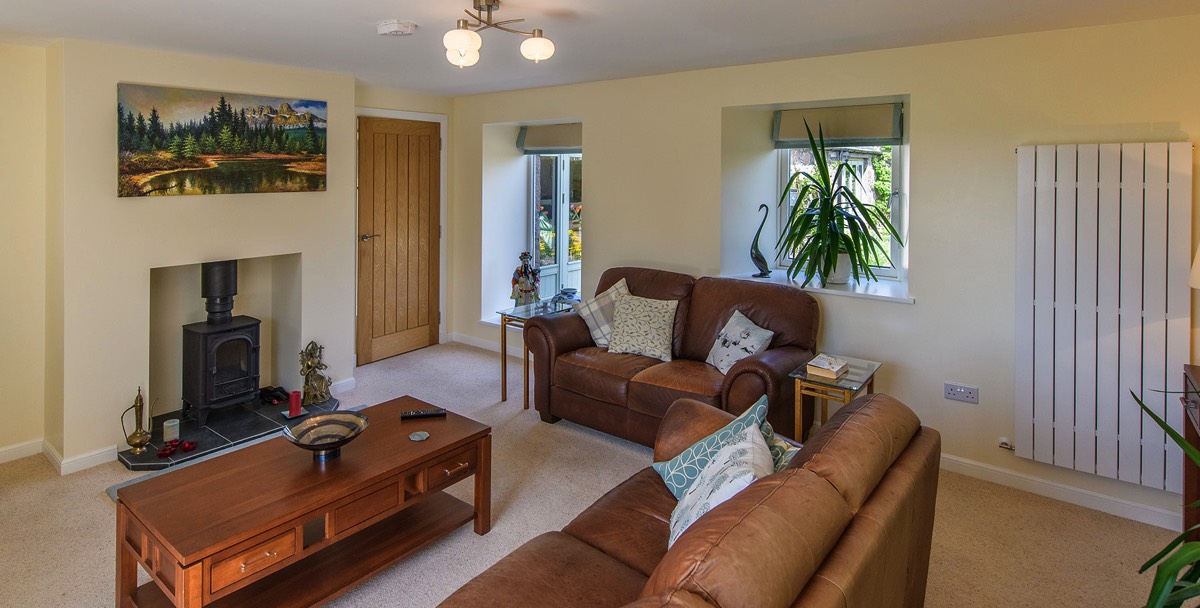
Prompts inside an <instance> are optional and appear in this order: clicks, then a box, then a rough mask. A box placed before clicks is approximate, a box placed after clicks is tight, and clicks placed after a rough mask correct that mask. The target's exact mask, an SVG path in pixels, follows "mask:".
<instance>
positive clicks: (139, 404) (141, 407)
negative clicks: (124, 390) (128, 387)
mask: <svg viewBox="0 0 1200 608" xmlns="http://www.w3.org/2000/svg"><path fill="white" fill-rule="evenodd" d="M129 410H133V415H134V417H135V418H137V427H136V428H135V429H134V430H133V432H132V433H126V434H125V443H128V444H129V447H130V448H131V449H130V450H129V453H130V454H141V453H142V452H145V451H146V444H148V443H150V432H149V431H147V430H146V428H145V427H144V426H142V419H143V418H142V416H143V415H144V414H145V410H146V402H145V401H144V400H143V399H142V387H140V386H139V387H138V392H137V397H134V398H133V405H131V406H129V407H127V408H125V411H124V412H121V430H122V431H124V430H125V414H128V413H129Z"/></svg>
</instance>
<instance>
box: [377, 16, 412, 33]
mask: <svg viewBox="0 0 1200 608" xmlns="http://www.w3.org/2000/svg"><path fill="white" fill-rule="evenodd" d="M375 29H376V30H377V31H378V32H379V35H380V36H411V35H412V34H413V32H415V31H417V24H415V23H413V22H411V21H401V20H399V19H389V20H387V21H380V22H379V25H377V26H375Z"/></svg>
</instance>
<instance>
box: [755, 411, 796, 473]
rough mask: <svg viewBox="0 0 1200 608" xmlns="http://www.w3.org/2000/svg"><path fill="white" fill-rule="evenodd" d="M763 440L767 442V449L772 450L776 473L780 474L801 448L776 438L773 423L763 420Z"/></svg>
mask: <svg viewBox="0 0 1200 608" xmlns="http://www.w3.org/2000/svg"><path fill="white" fill-rule="evenodd" d="M760 428H761V429H762V434H763V439H764V440H766V442H767V448H768V449H770V450H771V460H772V461H773V462H774V463H775V471H776V472H779V471H782V470H783V469H785V468H787V465H788V463H789V462H791V461H792V457H793V456H795V455H796V452H799V451H800V448H798V447H796V446H794V445H792V444H790V443H788V442H786V441H784V440H782V439H780V438H778V437H776V436H775V429H773V428H771V423H770V422H767V421H766V420H763V423H762V426H761V427H760Z"/></svg>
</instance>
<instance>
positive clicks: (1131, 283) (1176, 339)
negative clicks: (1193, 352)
mask: <svg viewBox="0 0 1200 608" xmlns="http://www.w3.org/2000/svg"><path fill="white" fill-rule="evenodd" d="M1191 232H1192V145H1191V144H1190V143H1148V144H1099V145H1096V144H1093V145H1062V146H1026V147H1021V148H1018V149H1017V286H1016V299H1017V301H1016V308H1017V320H1016V328H1017V333H1016V432H1015V436H1016V442H1015V443H1016V451H1017V455H1018V456H1021V457H1024V458H1032V459H1033V460H1036V461H1039V462H1046V463H1051V464H1055V465H1058V466H1062V467H1066V468H1069V469H1075V470H1077V471H1085V472H1088V473H1095V474H1097V475H1103V476H1105V477H1111V478H1114V479H1120V480H1122V481H1128V482H1132V483H1137V484H1141V485H1144V486H1149V487H1153V488H1159V489H1166V490H1169V491H1172V492H1179V491H1180V488H1181V487H1182V461H1181V458H1182V455H1181V454H1180V452H1179V449H1178V448H1176V447H1175V446H1174V445H1173V444H1172V443H1171V441H1170V439H1169V438H1168V437H1166V435H1165V434H1164V433H1163V432H1162V429H1160V428H1159V427H1158V426H1157V425H1155V423H1154V421H1153V420H1151V419H1150V418H1149V417H1147V416H1145V415H1143V414H1142V412H1141V410H1140V409H1139V408H1138V406H1137V403H1135V402H1134V401H1133V398H1132V397H1130V395H1129V391H1130V390H1132V391H1133V392H1134V393H1136V394H1138V395H1140V396H1141V397H1142V400H1143V401H1144V402H1145V403H1146V405H1148V406H1149V407H1150V408H1152V409H1153V410H1154V411H1155V412H1156V413H1157V414H1158V415H1160V416H1163V417H1164V418H1165V419H1166V420H1167V422H1169V423H1170V424H1171V425H1172V426H1173V427H1175V428H1176V429H1180V430H1181V432H1182V428H1183V411H1182V407H1181V406H1180V405H1179V395H1178V394H1164V393H1162V392H1154V391H1155V390H1158V391H1162V390H1163V389H1166V390H1168V391H1180V390H1182V384H1183V364H1185V363H1187V362H1188V359H1189V355H1190V343H1189V339H1190V334H1191V290H1190V289H1189V287H1188V284H1187V281H1188V271H1189V267H1190V265H1191V260H1192V258H1191V253H1192V249H1191Z"/></svg>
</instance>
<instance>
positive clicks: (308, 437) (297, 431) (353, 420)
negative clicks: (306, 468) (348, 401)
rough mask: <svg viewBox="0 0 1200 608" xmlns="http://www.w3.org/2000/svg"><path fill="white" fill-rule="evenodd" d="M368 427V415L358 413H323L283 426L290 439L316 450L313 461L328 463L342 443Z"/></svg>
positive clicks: (337, 454)
mask: <svg viewBox="0 0 1200 608" xmlns="http://www.w3.org/2000/svg"><path fill="white" fill-rule="evenodd" d="M366 428H367V417H366V416H364V415H362V414H360V413H358V412H333V413H331V414H319V415H316V416H311V417H309V418H307V419H305V420H302V421H300V422H297V423H296V424H293V425H292V426H289V427H285V428H284V429H283V436H284V437H287V439H288V441H290V442H292V443H294V444H296V445H297V446H300V447H302V448H304V449H306V450H312V453H313V460H316V461H319V462H324V461H326V460H330V459H332V458H337V457H338V456H339V455H341V453H342V446H344V445H346V444H347V443H350V442H351V441H353V440H354V438H355V437H358V436H359V434H361V433H362V432H363V430H365V429H366Z"/></svg>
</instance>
